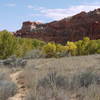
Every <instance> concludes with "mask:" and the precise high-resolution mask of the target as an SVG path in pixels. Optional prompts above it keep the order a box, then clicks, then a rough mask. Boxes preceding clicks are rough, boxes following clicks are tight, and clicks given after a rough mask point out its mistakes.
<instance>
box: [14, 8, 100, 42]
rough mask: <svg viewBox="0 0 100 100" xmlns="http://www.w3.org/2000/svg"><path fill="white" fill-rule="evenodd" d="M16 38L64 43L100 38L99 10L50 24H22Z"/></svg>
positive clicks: (28, 22)
mask: <svg viewBox="0 0 100 100" xmlns="http://www.w3.org/2000/svg"><path fill="white" fill-rule="evenodd" d="M15 35H16V36H20V37H29V38H37V39H40V40H44V41H46V42H48V41H54V42H56V43H66V41H76V40H80V39H82V38H83V37H84V36H88V37H90V38H91V39H99V38H100V8H99V9H96V10H94V11H90V12H88V13H86V12H81V13H79V14H77V15H74V16H72V17H70V18H64V19H62V20H60V21H53V22H50V23H46V24H44V23H39V22H30V21H27V22H24V23H23V25H22V28H21V29H20V30H18V31H17V32H16V33H15Z"/></svg>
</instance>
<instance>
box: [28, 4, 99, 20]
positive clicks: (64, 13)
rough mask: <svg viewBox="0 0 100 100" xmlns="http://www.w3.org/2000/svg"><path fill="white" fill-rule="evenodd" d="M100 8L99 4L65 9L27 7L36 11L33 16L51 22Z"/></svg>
mask: <svg viewBox="0 0 100 100" xmlns="http://www.w3.org/2000/svg"><path fill="white" fill-rule="evenodd" d="M99 7H100V3H98V4H87V5H77V6H71V7H69V8H65V9H48V8H44V7H38V8H36V7H33V6H32V5H30V6H28V8H31V9H33V10H37V11H38V12H39V14H33V16H35V15H36V16H42V17H47V18H51V19H53V20H59V19H62V18H65V17H69V16H72V15H75V14H77V13H80V12H81V11H86V12H88V11H90V10H94V9H96V8H99Z"/></svg>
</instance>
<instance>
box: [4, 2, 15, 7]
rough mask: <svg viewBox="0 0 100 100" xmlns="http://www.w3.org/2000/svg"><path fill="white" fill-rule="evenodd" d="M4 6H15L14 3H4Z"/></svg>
mask: <svg viewBox="0 0 100 100" xmlns="http://www.w3.org/2000/svg"><path fill="white" fill-rule="evenodd" d="M6 6H7V7H15V6H16V4H15V3H8V4H6Z"/></svg>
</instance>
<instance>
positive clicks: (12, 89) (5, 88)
mask: <svg viewBox="0 0 100 100" xmlns="http://www.w3.org/2000/svg"><path fill="white" fill-rule="evenodd" d="M16 91H17V87H16V85H15V84H14V83H13V82H11V81H6V80H3V81H0V100H7V99H8V98H9V97H11V96H13V95H15V94H16Z"/></svg>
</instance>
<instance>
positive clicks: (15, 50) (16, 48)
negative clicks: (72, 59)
mask: <svg viewBox="0 0 100 100" xmlns="http://www.w3.org/2000/svg"><path fill="white" fill-rule="evenodd" d="M34 50H35V52H36V50H38V51H39V52H41V53H40V55H38V57H40V56H43V55H44V56H45V57H63V56H66V55H67V56H68V55H72V56H78V55H89V54H99V53H100V40H90V39H89V38H88V37H84V38H83V40H79V41H76V42H70V41H68V42H67V43H66V45H61V44H56V43H51V42H49V43H45V42H43V41H40V40H37V39H29V38H19V37H15V36H14V35H12V34H11V33H10V32H8V31H6V30H4V31H1V32H0V59H6V58H8V57H10V56H13V55H15V56H17V57H23V56H25V55H27V54H29V52H31V53H32V51H34ZM33 53H34V52H33ZM31 55H34V54H31ZM36 56H37V55H36ZM44 56H43V57H44ZM31 58H34V57H31Z"/></svg>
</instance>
